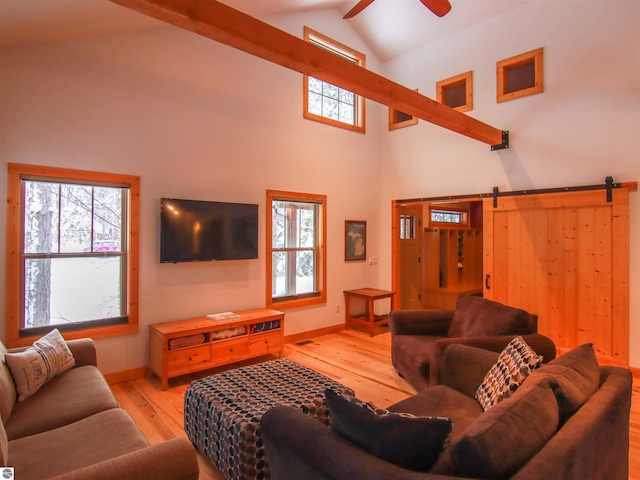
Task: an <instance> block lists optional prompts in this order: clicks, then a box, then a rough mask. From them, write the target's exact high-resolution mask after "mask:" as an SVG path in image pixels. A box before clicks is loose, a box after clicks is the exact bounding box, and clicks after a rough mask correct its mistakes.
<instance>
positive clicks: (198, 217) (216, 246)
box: [160, 198, 258, 263]
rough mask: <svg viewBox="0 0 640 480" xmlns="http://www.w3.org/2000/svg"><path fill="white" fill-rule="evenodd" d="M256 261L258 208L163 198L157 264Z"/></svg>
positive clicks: (255, 206) (237, 204)
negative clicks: (158, 260) (158, 262)
mask: <svg viewBox="0 0 640 480" xmlns="http://www.w3.org/2000/svg"><path fill="white" fill-rule="evenodd" d="M254 258H258V205H254V204H247V203H227V202H209V201H201V200H182V199H175V198H162V199H161V200H160V262H161V263H178V262H200V261H212V260H246V259H254Z"/></svg>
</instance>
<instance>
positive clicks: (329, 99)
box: [304, 27, 365, 133]
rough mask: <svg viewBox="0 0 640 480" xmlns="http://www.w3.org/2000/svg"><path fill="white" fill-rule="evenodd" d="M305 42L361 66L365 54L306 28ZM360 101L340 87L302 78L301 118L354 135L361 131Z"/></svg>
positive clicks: (314, 79)
mask: <svg viewBox="0 0 640 480" xmlns="http://www.w3.org/2000/svg"><path fill="white" fill-rule="evenodd" d="M304 38H305V40H306V41H307V42H309V43H311V44H313V45H315V46H317V47H320V48H324V49H325V50H328V51H329V52H331V53H333V54H335V55H338V56H340V57H341V58H344V59H345V60H347V61H349V62H351V63H353V64H355V65H359V66H361V67H364V66H365V55H364V54H363V53H360V52H357V51H356V50H353V49H352V48H349V47H347V46H345V45H342V44H341V43H339V42H336V41H335V40H332V39H330V38H329V37H326V36H324V35H322V34H320V33H318V32H316V31H314V30H312V29H310V28H308V27H305V28H304ZM364 105H365V103H364V98H362V97H361V96H359V95H356V94H354V93H353V92H350V91H349V90H346V89H344V88H341V87H338V86H336V85H332V84H331V83H328V82H325V81H323V80H319V79H317V78H314V77H310V76H308V75H305V76H304V117H305V118H308V119H311V120H316V121H319V122H323V123H328V124H330V125H334V126H338V127H342V128H347V129H350V130H354V131H357V132H361V133H364V131H365V108H364Z"/></svg>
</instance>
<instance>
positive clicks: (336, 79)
mask: <svg viewBox="0 0 640 480" xmlns="http://www.w3.org/2000/svg"><path fill="white" fill-rule="evenodd" d="M109 1H111V2H113V3H117V4H118V5H122V6H124V7H127V8H129V9H132V10H135V11H137V12H139V13H143V14H145V15H148V16H151V17H154V18H156V19H158V20H161V21H163V22H166V23H170V24H172V25H175V26H178V27H181V28H184V29H186V30H189V31H191V32H194V33H197V34H199V35H203V36H205V37H207V38H210V39H212V40H215V41H217V42H220V43H224V44H226V45H229V46H231V47H234V48H237V49H239V50H242V51H244V52H246V53H250V54H252V55H255V56H257V57H260V58H262V59H264V60H267V61H269V62H273V63H276V64H278V65H282V66H283V67H286V68H289V69H292V70H295V71H297V72H300V73H302V74H306V75H310V76H312V77H315V78H318V79H320V80H324V81H326V82H329V83H332V84H334V85H337V86H340V87H342V88H345V89H347V90H350V91H352V92H354V93H356V94H358V95H361V96H363V97H365V98H369V99H371V100H374V101H376V102H379V103H381V104H383V105H387V106H389V107H391V108H393V109H395V110H398V111H401V112H403V113H406V114H409V115H413V116H416V117H418V118H421V119H423V120H426V121H427V122H430V123H433V124H435V125H439V126H441V127H444V128H446V129H449V130H452V131H454V132H457V133H460V134H462V135H465V136H467V137H470V138H473V139H476V140H479V141H481V142H484V143H486V144H489V145H492V146H496V145H500V144H503V143H504V140H503V132H502V130H500V129H497V128H495V127H492V126H490V125H487V124H486V123H483V122H481V121H479V120H476V119H474V118H472V117H469V116H467V115H465V114H463V113H460V112H458V111H456V110H454V109H452V108H450V107H448V106H446V105H443V104H441V103H439V102H436V101H435V100H432V99H430V98H428V97H425V96H424V95H421V94H419V93H418V92H416V91H414V90H411V89H409V88H406V87H404V86H402V85H400V84H398V83H395V82H393V81H391V80H389V79H387V78H385V77H383V76H381V75H378V74H376V73H373V72H371V71H369V70H366V69H365V68H362V67H359V66H357V65H354V64H352V63H350V62H348V61H347V60H344V59H342V58H340V57H338V56H337V55H334V54H332V53H330V52H328V51H326V50H324V49H322V48H318V47H316V46H314V45H312V44H310V43H308V42H305V41H304V40H302V39H300V38H298V37H295V36H293V35H291V34H289V33H286V32H284V31H282V30H279V29H277V28H275V27H273V26H271V25H269V24H267V23H264V22H262V21H260V20H258V19H256V18H253V17H251V16H249V15H247V14H245V13H242V12H240V11H238V10H235V9H233V8H231V7H229V6H227V5H224V4H222V3H220V2H218V1H215V0H109Z"/></svg>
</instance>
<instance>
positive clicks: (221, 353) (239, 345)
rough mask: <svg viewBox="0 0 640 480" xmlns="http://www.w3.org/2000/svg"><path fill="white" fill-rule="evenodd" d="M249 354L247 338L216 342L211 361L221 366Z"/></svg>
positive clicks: (212, 349)
mask: <svg viewBox="0 0 640 480" xmlns="http://www.w3.org/2000/svg"><path fill="white" fill-rule="evenodd" d="M247 353H249V345H248V344H247V337H243V338H241V339H238V340H227V341H224V342H216V343H213V344H212V346H211V355H212V358H211V361H212V362H215V363H216V364H219V363H221V362H224V361H229V360H233V359H234V358H238V357H242V356H244V355H247Z"/></svg>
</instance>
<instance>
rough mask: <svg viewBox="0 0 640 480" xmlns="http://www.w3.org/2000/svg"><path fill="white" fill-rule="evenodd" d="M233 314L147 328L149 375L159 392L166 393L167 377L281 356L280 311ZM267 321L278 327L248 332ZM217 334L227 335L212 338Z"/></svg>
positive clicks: (282, 314)
mask: <svg viewBox="0 0 640 480" xmlns="http://www.w3.org/2000/svg"><path fill="white" fill-rule="evenodd" d="M236 313H237V314H238V315H240V317H239V318H234V319H229V320H222V321H215V320H211V319H209V318H207V317H197V318H189V319H184V320H174V321H171V322H164V323H154V324H152V325H149V374H150V375H151V374H153V373H155V374H156V375H158V376H159V377H160V378H161V379H162V389H163V390H166V389H167V387H168V384H169V378H173V377H178V376H180V375H186V374H188V373H192V372H198V371H201V370H207V369H210V368H213V367H217V366H220V365H226V364H229V363H233V362H237V361H239V360H244V359H247V358H252V357H258V356H261V355H266V354H268V353H274V354H277V355H278V356H279V357H282V354H283V352H284V340H283V333H284V313H283V312H280V311H278V310H271V309H268V308H258V309H254V310H244V311H240V312H236ZM271 321H279V322H280V324H279V326H278V327H277V328H274V329H271V330H266V331H254V332H252V328H251V327H252V326H255V325H260V324H263V323H265V322H271ZM242 329H244V333H243V332H242ZM221 334H228V335H229V336H228V337H226V338H216V335H221ZM199 335H202V337H203V338H202V341H201V342H199V343H195V344H188V345H185V346H174V347H173V348H172V344H174V345H175V344H176V343H177V344H178V345H179V343H181V342H187V343H188V342H189V341H190V339H192V338H193V339H194V341H197V336H199ZM176 340H178V342H176ZM172 341H173V342H172Z"/></svg>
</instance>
